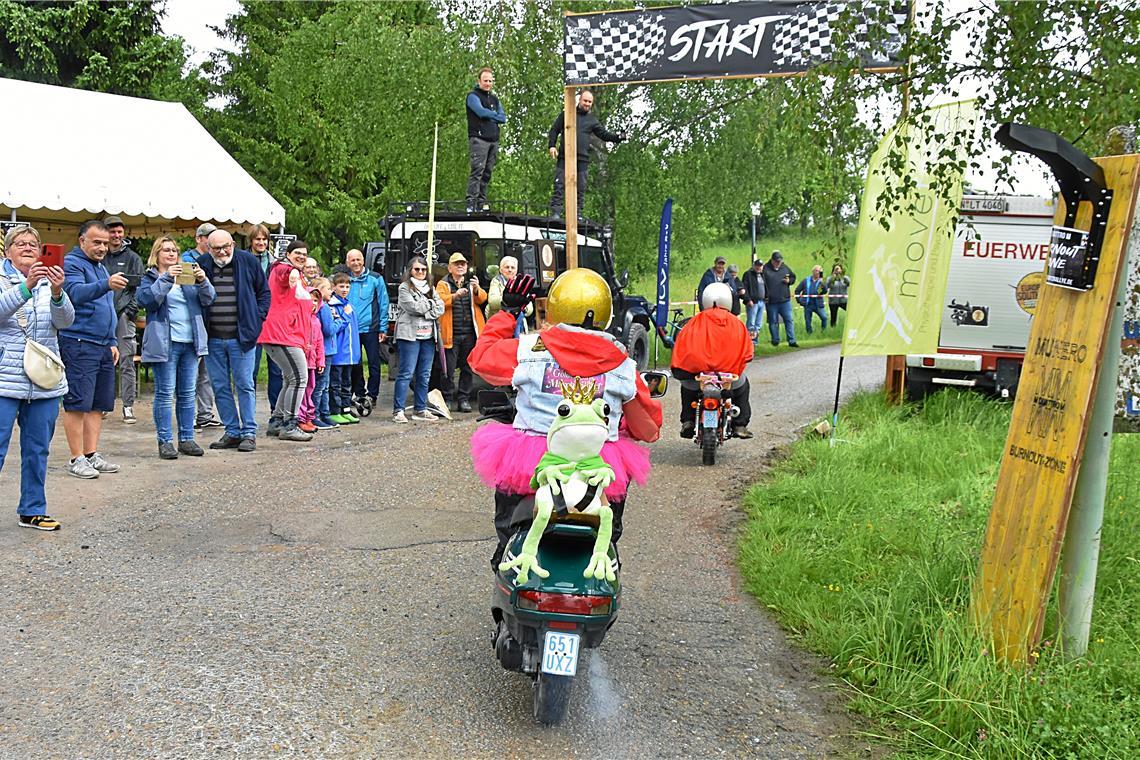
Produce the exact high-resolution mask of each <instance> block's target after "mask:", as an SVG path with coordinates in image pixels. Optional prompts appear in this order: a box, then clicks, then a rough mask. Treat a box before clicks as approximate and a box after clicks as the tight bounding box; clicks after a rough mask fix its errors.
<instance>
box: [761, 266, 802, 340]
mask: <svg viewBox="0 0 1140 760" xmlns="http://www.w3.org/2000/svg"><path fill="white" fill-rule="evenodd" d="M760 276H761V277H763V278H764V291H765V293H766V294H767V296H768V330H769V331H770V332H771V333H772V345H773V346H778V345H780V321H781V320H783V322H784V332H785V333H786V334H787V336H788V345H789V346H793V347H795V346H798V345H799V343H796V328H795V327H794V326H793V325H792V288H791V285H792V283H793V282H795V281H796V273H795V272H793V271H792V270H791V269H790V268H789V267H788V266H787V265H785V264H784V254H782V253H780V252H779V251H772V258H771V259H769V260H768V263H767V264H766V265H765V266H764V271H763V272H762V273H761V275H760Z"/></svg>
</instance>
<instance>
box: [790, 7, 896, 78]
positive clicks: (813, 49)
mask: <svg viewBox="0 0 1140 760" xmlns="http://www.w3.org/2000/svg"><path fill="white" fill-rule="evenodd" d="M846 7H847V6H846V5H845V4H842V3H821V4H819V5H815V6H812V7H810V8H808V9H806V10H805V11H804V12H803V13H797V14H796V15H794V16H792V17H790V18H787V19H784V20H783V21H780V22H779V23H778V24H777V25H776V30H775V33H774V34H773V37H772V63H773V65H774V66H777V67H783V66H808V65H810V64H813V63H818V62H820V61H826V60H828V59H829V58H831V56H832V53H833V52H834V47H833V45H832V32H831V29H832V26H833V25H834V24H835V23H836V22H838V20H839V18H840V15H841V14H842V13H843V10H844V9H845V8H846ZM906 24H907V10H906V7H905V6H902V7H894V8H892V10H891V15H890V19H889V20H888V21H887V23H886V34H887V41H886V43H885V44H884V45H883V47H884V48H886V49H885V50H879V51H865V52H873V53H874V56H873V57H874V58H876V59H885V58H893V55H889V54H893V53H897V52H898V50H899V49H900V48H901V46H902V35H903V30H904V29H905V27H906ZM867 36H868V35H867V25H866V23H860V24H857V26H856V33H855V37H856V38H857V39H858V40H859V41H860V42H864V43H865V42H866V40H867Z"/></svg>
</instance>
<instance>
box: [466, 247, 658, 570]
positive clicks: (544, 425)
mask: <svg viewBox="0 0 1140 760" xmlns="http://www.w3.org/2000/svg"><path fill="white" fill-rule="evenodd" d="M533 299H534V278H532V277H530V276H529V275H521V276H519V277H516V278H515V279H513V280H511V281H510V282H509V283H508V284H507V285H506V287H505V288H504V291H503V311H501V312H499V313H498V314H496V315H495V316H493V317H492V318H491V319H490V320H488V321H487V325H486V327H485V329H484V330H483V332H482V334H481V335H480V336H479V340H478V342H476V344H475V348H474V349H473V350H472V351H471V355H470V356H469V357H468V362H469V363H470V365H471V368H472V369H473V370H474V371H475V372H476V373H477V374H479V376H481V377H482V378H483V379H485V380H486V381H487V382H489V383H491V384H492V385H511V386H513V387H514V388H515V390H516V391H517V395H516V397H515V408H516V413H515V420H514V424H513V425H506V424H503V423H498V422H491V423H487V424H485V425H482V426H481V427H480V428H479V429H478V430H476V431H475V434H474V435H473V436H472V437H471V457H472V459H473V460H474V463H475V471H476V472H477V473H478V474H479V476H480V477H481V478H482V479H483V482H484V483H486V484H487V485H488V486H489V487H491V488H494V489H495V531H496V533H497V534H498V539H499V545H498V547H497V548H496V550H495V555H494V556H493V557H492V561H491V562H492V565H493V566H497V565H498V563H499V559H500V557H501V556H502V551H503V548H504V546H505V545H506V542H507V541H508V540H509V539H510V536H511V528H512V518H513V516H514V512H515V509H516V507H517V506H518V505H519V503H520V502H521V501H522V500H523V499H524V498H526V497H527V496H532V495H533V494H534V489H533V488H532V487H531V476H532V475H533V474H534V468H535V466H536V465H537V464H538V460H539V459H540V458H541V457H542V455H543V454H544V453H545V452H546V433H547V431H548V430H549V428H550V423H551V422H552V421H553V420H554V417H555V415H556V411H555V410H556V409H557V407H558V402H559V401H561V400H562V398H563V396H562V388H563V385H566V384H570V383H573V380H574V378H580V379H581V380H582V381H583V382H586V381H588V380H589V381H593V382H594V383H595V384H596V387H597V397H599V398H603V399H605V401H606V402H607V403H609V405H610V408H611V409H614V410H620V413H615V414H612V415H611V418H610V435H609V438H608V440H607V441H606V443H605V445H604V446H603V447H602V452H601V456H602V459H603V460H605V462H606V464H608V465H610V467H612V468H613V470H614V474H615V475H616V478H615V480H614V482H613V483H612V484H610V486H609V487H608V488H607V489H606V491H605V494H606V497H607V498H608V499H609V502H610V507H611V509H613V513H614V529H613V540H614V541H615V542H616V541H617V540H618V538H619V537H620V536H621V529H622V521H621V517H622V513H623V511H624V509H625V499H626V492H627V491H628V489H629V483H630V481H631V480H633V481H636V482H637V483H639V484H641V485H644V484H645V480H646V478H647V477H648V475H649V451H648V449H647V448H646V447H644V446H641V445H639V444H638V443H636V441H645V442H650V443H651V442H653V441H655V440H657V438H658V437H659V435H660V431H661V422H662V415H661V404H660V403H658V402H657V401H656V400H654V399H651V398H650V397H649V389H648V388H647V387H646V386H645V382H644V381H643V380H642V379H641V376H640V375H639V374H638V373H637V366H636V364H635V363H634V362H633V360H632V359H630V358H629V357H628V356H627V355H626V352H625V349H624V348H623V347H622V346H621V344H619V343H618V342H617V339H616V338H614V337H613V336H611V335H609V334H608V333H606V332H604V331H603V330H604V328H605V327H606V325H607V324H608V323H609V320H610V317H611V315H612V308H613V307H612V300H611V295H610V290H609V285H607V284H606V281H605V280H604V279H602V277H601V276H600V275H598V274H597V273H596V272H593V271H591V270H589V269H572V270H569V271H567V272H564V273H563V274H562V275H560V276H559V277H558V279H556V280H555V281H554V283H553V284H552V285H551V286H550V290H549V291H548V293H547V307H546V319H547V322H548V323H550V326H549V327H547V328H545V329H543V330H542V331H541V332H538V333H527V334H524V335H521V336H519V337H518V338H515V337H513V336H514V331H515V324H516V319H517V315H518V312H519V310H520V309H522V308H524V307H525V306H526V305H527V304H529V303H530V302H531V301H532V300H533Z"/></svg>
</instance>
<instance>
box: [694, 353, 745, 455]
mask: <svg viewBox="0 0 1140 760" xmlns="http://www.w3.org/2000/svg"><path fill="white" fill-rule="evenodd" d="M739 379H740V378H739V377H738V376H736V375H733V374H731V373H729V372H702V373H700V374H699V375H697V377H696V379H695V380H693V381H691V382H695V383H696V385H697V388H698V389H699V390H700V397H699V398H698V399H697V401H695V402H694V404H695V406H696V410H697V415H698V417H697V428H696V434H695V435H694V436H693V440H694V441H696V444H697V446H698V447H700V449H701V462H702V463H703V464H706V465H710V466H711V465H714V464H716V450H717V447H719V446H720V445H721V444H722V443H724V441H725V439H727V438H731V437H732V421H733V420H734V419H736V417H737V416H738V415H739V414H740V407H738V406H736V405H735V404H733V403H732V397H731V394H730V393H729V391H730V390H732V387H733V385H734V384H735V383H736V382H737V380H739Z"/></svg>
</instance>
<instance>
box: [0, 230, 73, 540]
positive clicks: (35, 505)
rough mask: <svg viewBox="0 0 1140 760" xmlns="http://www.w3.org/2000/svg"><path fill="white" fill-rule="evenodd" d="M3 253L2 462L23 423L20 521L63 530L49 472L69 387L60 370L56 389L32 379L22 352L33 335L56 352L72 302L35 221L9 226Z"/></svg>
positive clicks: (23, 525) (68, 321)
mask: <svg viewBox="0 0 1140 760" xmlns="http://www.w3.org/2000/svg"><path fill="white" fill-rule="evenodd" d="M4 256H5V258H4V261H3V277H2V278H0V288H2V289H3V290H2V292H0V468H2V467H3V466H4V459H5V457H6V456H7V454H8V444H9V443H11V441H12V431H13V430H14V429H15V426H16V425H17V424H18V425H19V426H20V501H19V504H18V505H17V507H16V515H17V524H18V525H19V526H20V527H21V528H33V529H35V530H59V521H58V520H56V519H54V518H52V517H50V516H49V515H48V514H47V495H46V494H45V493H44V479H45V478H46V477H47V460H48V449H49V447H50V445H51V439H52V435H54V433H55V421H56V418H57V417H58V416H59V399H60V397H62V396H63V395H64V394H66V393H67V377H66V376H65V375H63V374H62V373H60V378H59V381H58V382H57V383H56V384H55V386H54V387H51V388H45V387H43V386H42V385H39V384H37V383H35V382H33V381H32V380H31V378H29V377H28V373H27V372H26V371H25V370H24V351H26V350H28V341H29V340H32V341H35V342H36V343H39V344H40V345H42V346H44V347H46V348H47V349H48V350H50V351H52V352H54V353H55V354H56V355H58V354H59V341H58V339H57V337H56V331H57V330H62V329H63V328H65V327H70V326H71V323H72V322H73V321H74V320H75V309H74V308H73V307H72V305H71V300H70V299H68V297H67V293H64V292H63V269H62V268H61V267H59V266H58V265H52V266H48V265H46V264H44V262H43V261H42V260H41V259H40V233H39V232H37V231H36V229H35V228H34V227H27V226H25V227H13V228H12V229H10V230H8V232H7V234H5V235H4Z"/></svg>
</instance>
